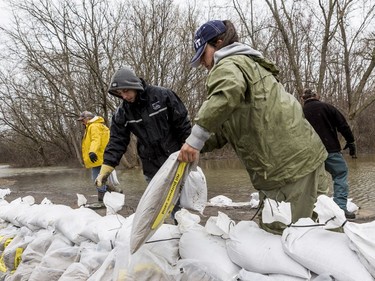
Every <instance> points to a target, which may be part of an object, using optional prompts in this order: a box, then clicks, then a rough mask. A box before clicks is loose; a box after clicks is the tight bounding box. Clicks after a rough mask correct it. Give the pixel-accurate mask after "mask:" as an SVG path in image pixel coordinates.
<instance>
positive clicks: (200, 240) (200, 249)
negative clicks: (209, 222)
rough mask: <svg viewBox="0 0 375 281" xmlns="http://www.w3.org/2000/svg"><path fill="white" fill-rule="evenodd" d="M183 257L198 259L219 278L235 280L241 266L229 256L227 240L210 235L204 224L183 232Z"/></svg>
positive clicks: (181, 244) (209, 271)
mask: <svg viewBox="0 0 375 281" xmlns="http://www.w3.org/2000/svg"><path fill="white" fill-rule="evenodd" d="M180 255H181V258H182V259H189V260H197V261H199V262H200V263H201V264H202V268H207V272H208V274H209V275H211V276H215V277H216V278H217V279H218V280H235V279H234V278H235V276H237V274H238V272H239V270H240V269H241V268H240V267H239V266H237V265H236V264H234V263H233V262H232V261H231V259H230V258H229V256H228V253H227V248H226V245H225V240H224V239H222V238H220V237H217V236H212V235H210V234H209V233H208V232H207V231H206V230H205V228H204V227H203V226H201V225H195V226H194V227H192V228H190V229H189V230H188V231H186V232H185V233H183V234H182V236H181V239H180Z"/></svg>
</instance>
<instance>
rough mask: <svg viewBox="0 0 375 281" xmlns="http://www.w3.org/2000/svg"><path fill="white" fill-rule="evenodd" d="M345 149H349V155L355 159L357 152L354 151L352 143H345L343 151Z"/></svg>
mask: <svg viewBox="0 0 375 281" xmlns="http://www.w3.org/2000/svg"><path fill="white" fill-rule="evenodd" d="M347 148H349V155H350V156H351V157H352V158H357V151H356V148H355V144H354V142H352V143H346V145H345V146H344V150H345V149H347Z"/></svg>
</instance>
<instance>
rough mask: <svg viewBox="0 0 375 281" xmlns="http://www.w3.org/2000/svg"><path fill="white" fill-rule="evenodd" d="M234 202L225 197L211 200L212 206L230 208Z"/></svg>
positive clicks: (218, 196) (219, 196)
mask: <svg viewBox="0 0 375 281" xmlns="http://www.w3.org/2000/svg"><path fill="white" fill-rule="evenodd" d="M232 202H233V200H232V199H230V198H229V197H227V196H224V195H217V196H215V197H212V198H211V199H210V200H209V203H210V205H211V206H228V205H230V204H231V203H232Z"/></svg>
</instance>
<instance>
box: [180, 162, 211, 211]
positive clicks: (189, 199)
mask: <svg viewBox="0 0 375 281" xmlns="http://www.w3.org/2000/svg"><path fill="white" fill-rule="evenodd" d="M206 203H207V181H206V176H205V175H204V173H203V171H202V169H201V168H200V167H198V166H196V167H195V169H193V168H192V169H191V170H190V172H189V173H188V175H187V177H186V180H185V183H184V186H183V187H182V189H181V196H180V206H181V207H182V208H186V209H189V210H194V211H198V212H199V213H201V214H203V211H204V208H205V207H206Z"/></svg>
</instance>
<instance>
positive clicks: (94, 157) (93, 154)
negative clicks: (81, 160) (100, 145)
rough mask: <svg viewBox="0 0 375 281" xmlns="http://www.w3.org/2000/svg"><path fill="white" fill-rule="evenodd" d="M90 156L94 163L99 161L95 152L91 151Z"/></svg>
mask: <svg viewBox="0 0 375 281" xmlns="http://www.w3.org/2000/svg"><path fill="white" fill-rule="evenodd" d="M89 157H90V160H91V162H92V163H95V162H96V161H98V156H97V155H96V153H95V152H90V153H89Z"/></svg>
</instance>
